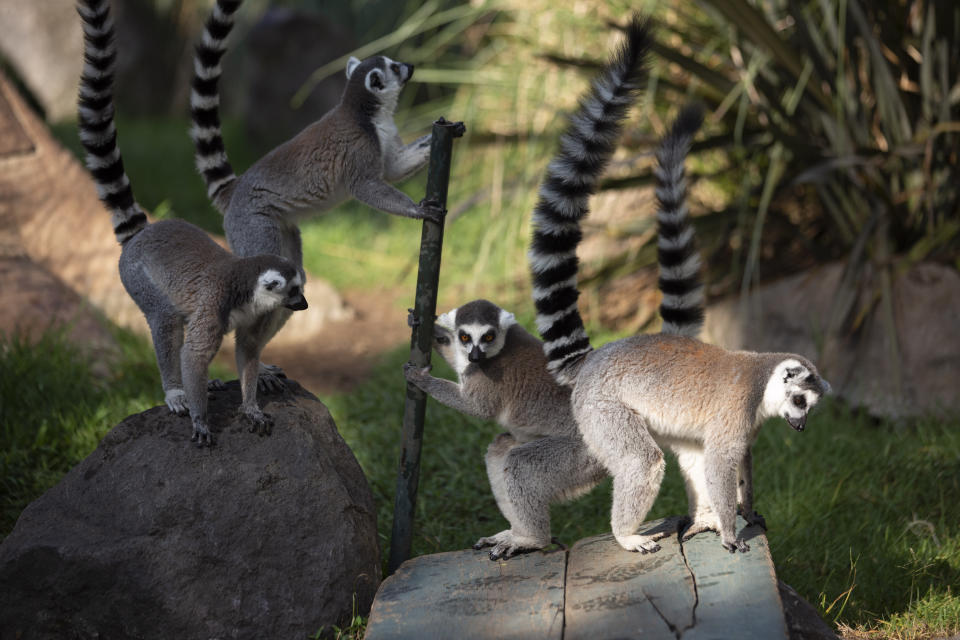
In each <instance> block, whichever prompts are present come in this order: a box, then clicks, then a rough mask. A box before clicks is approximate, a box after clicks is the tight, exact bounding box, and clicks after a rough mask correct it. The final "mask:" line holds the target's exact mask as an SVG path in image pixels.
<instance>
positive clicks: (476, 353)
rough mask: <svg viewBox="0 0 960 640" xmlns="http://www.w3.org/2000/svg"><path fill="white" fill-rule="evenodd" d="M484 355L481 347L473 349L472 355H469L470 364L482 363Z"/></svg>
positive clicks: (471, 350)
mask: <svg viewBox="0 0 960 640" xmlns="http://www.w3.org/2000/svg"><path fill="white" fill-rule="evenodd" d="M483 356H484V353H483V351H481V350H480V347H478V346H474V347H473V349H470V353H469V354H468V355H467V360H469V361H470V362H480V361H481V360H483Z"/></svg>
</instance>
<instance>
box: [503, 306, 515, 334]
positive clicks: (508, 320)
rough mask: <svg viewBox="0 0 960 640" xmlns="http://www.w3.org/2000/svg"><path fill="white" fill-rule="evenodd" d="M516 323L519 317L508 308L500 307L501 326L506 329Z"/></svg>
mask: <svg viewBox="0 0 960 640" xmlns="http://www.w3.org/2000/svg"><path fill="white" fill-rule="evenodd" d="M515 324H517V318H516V317H515V316H514V315H513V314H512V313H510V312H509V311H507V310H506V309H500V328H501V329H506V328H507V327H512V326H513V325H515Z"/></svg>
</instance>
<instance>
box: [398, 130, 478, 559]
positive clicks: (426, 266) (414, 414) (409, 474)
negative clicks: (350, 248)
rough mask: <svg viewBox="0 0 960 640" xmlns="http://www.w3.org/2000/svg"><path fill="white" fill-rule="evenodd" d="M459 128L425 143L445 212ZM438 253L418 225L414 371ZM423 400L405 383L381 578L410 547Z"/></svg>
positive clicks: (438, 232)
mask: <svg viewBox="0 0 960 640" xmlns="http://www.w3.org/2000/svg"><path fill="white" fill-rule="evenodd" d="M465 130H466V129H465V127H464V126H463V123H462V122H447V121H446V120H444V119H443V118H440V119H439V120H437V121H436V122H434V123H433V135H432V137H431V140H430V167H429V169H428V171H427V197H426V199H427V200H434V201H436V202H437V203H438V204H439V205H440V206H441V207H442V208H443V209H446V208H447V185H448V183H449V181H450V158H451V156H452V154H453V139H454V138H459V137H460V136H462V135H463V134H464V131H465ZM442 247H443V221H442V220H441V222H439V223H436V222H433V221H431V220H424V221H423V232H422V234H421V236H420V268H419V271H418V273H417V294H416V296H417V297H416V300H415V301H414V307H413V309H412V310H411V318H410V320H411V322H410V324H411V326H412V329H413V334H412V336H411V339H410V362H412V363H413V364H414V365H416V366H418V367H425V366H427V365H429V364H430V350H431V349H432V348H433V321H434V318H435V316H436V313H437V285H438V283H439V281H440V251H441V249H442ZM426 407H427V394H425V393H424V392H423V391H421V390H420V389H418V388H417V387H415V386H414V385H412V384H410V383H407V397H406V401H405V403H404V406H403V435H402V438H403V442H402V444H403V448H402V450H401V452H400V467H399V469H398V471H397V495H396V499H395V502H394V505H393V533H392V535H391V537H390V560H389V561H388V562H387V575H389V574H392V573H393V572H394V571H396V569H397V567H399V566H400V565H401V564H402V563H403V561H404V560H406V559H407V558H409V557H410V547H411V544H412V542H413V513H414V510H415V509H416V506H417V485H418V484H419V482H420V447H421V444H422V443H423V416H424V412H425V411H426Z"/></svg>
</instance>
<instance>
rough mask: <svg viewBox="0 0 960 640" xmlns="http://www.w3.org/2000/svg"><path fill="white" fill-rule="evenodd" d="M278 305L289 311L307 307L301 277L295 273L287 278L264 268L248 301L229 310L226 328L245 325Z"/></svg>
mask: <svg viewBox="0 0 960 640" xmlns="http://www.w3.org/2000/svg"><path fill="white" fill-rule="evenodd" d="M280 307H286V308H287V309H290V310H291V311H302V310H304V309H306V308H307V299H306V298H305V297H304V296H303V278H301V277H300V274H299V273H297V274H296V275H295V276H294V277H293V278H291V279H290V280H288V279H287V278H285V277H284V276H283V274H282V273H280V272H279V271H277V270H276V269H266V270H265V271H263V272H261V273H260V274H259V275H258V276H257V285H256V287H255V288H254V290H253V297H252V298H251V299H250V302H249V303H247V304H246V305H244V306H243V307H239V308H237V309H234V310H233V311H231V312H230V321H229V325H228V330H233V329H236V328H237V327H243V326H246V325H248V324H250V323H252V322H255V321H256V320H258V319H259V318H260V317H261V316H263V315H264V314H265V313H269V312H271V311H273V310H275V309H279V308H280Z"/></svg>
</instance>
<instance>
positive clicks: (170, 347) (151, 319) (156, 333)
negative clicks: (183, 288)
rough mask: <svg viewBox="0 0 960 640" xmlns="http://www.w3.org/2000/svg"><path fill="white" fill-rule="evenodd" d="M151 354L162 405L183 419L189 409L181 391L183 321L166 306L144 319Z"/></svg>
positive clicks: (171, 308)
mask: <svg viewBox="0 0 960 640" xmlns="http://www.w3.org/2000/svg"><path fill="white" fill-rule="evenodd" d="M146 317H147V324H148V325H149V326H150V335H151V337H152V338H153V350H154V352H155V353H156V354H157V367H158V368H159V369H160V382H161V384H162V385H163V393H164V402H166V404H167V407H169V408H170V411H172V412H173V413H176V414H178V415H181V416H183V415H187V413H188V412H189V406H188V404H187V394H186V393H185V392H184V388H183V375H182V372H181V368H180V349H181V348H182V347H183V317H182V316H181V315H180V314H179V313H178V312H177V310H176V309H174V308H173V307H172V306H170V305H163V306H161V307H160V308H156V309H154V310H153V311H152V312H151V313H150V315H147V316H146Z"/></svg>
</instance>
